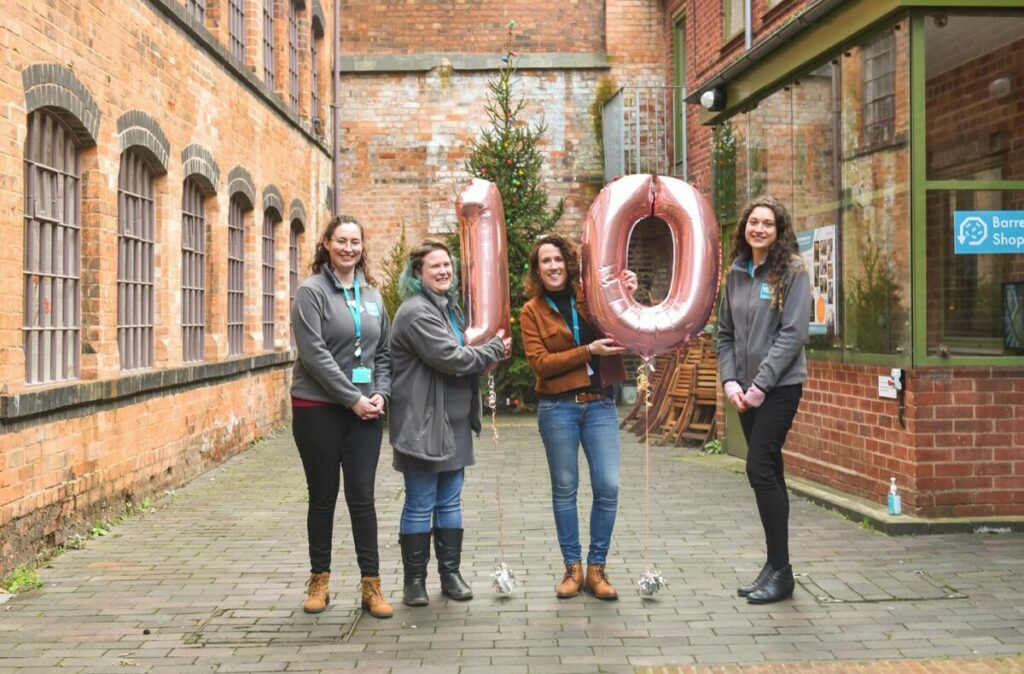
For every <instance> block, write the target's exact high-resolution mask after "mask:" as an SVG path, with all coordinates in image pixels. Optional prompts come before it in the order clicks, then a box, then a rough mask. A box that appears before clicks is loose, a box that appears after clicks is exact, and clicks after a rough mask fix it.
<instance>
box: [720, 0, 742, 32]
mask: <svg viewBox="0 0 1024 674" xmlns="http://www.w3.org/2000/svg"><path fill="white" fill-rule="evenodd" d="M724 2H725V4H724V5H723V7H724V9H725V39H726V40H728V39H729V38H731V37H732V36H734V35H736V34H737V33H739V32H740V31H742V30H743V25H744V22H743V0H724Z"/></svg>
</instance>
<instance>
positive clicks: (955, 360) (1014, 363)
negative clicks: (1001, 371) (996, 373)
mask: <svg viewBox="0 0 1024 674" xmlns="http://www.w3.org/2000/svg"><path fill="white" fill-rule="evenodd" d="M1021 366H1024V356H950V357H949V358H942V357H940V356H923V357H921V358H919V359H917V362H916V363H915V364H914V367H915V368H919V367H1021Z"/></svg>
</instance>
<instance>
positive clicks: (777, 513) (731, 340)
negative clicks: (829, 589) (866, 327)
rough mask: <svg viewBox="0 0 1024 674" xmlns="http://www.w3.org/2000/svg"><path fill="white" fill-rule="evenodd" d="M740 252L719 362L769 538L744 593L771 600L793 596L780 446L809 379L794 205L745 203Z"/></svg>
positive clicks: (737, 240) (736, 250)
mask: <svg viewBox="0 0 1024 674" xmlns="http://www.w3.org/2000/svg"><path fill="white" fill-rule="evenodd" d="M732 258H733V260H732V266H731V267H730V268H729V271H728V273H727V275H726V279H725V292H724V294H723V296H722V302H721V305H720V307H719V309H718V370H719V374H720V376H721V380H722V385H723V387H724V388H725V395H726V397H727V398H728V399H729V402H730V403H731V404H732V405H733V407H735V408H736V410H737V411H738V412H739V416H740V425H741V426H742V427H743V435H744V437H746V439H747V480H748V481H749V482H750V486H751V487H752V488H753V490H754V497H755V499H756V501H757V511H758V514H759V515H760V518H761V527H762V528H763V529H764V538H765V544H766V547H767V560H766V561H765V563H764V566H763V567H762V569H761V573H760V574H758V576H757V578H756V579H755V580H754V582H752V583H750V584H749V585H744V586H742V587H740V588H738V589H737V594H739V596H741V597H746V598H747V602H749V603H751V604H768V603H772V602H776V601H780V600H782V599H786V598H788V597H791V596H792V595H793V586H794V583H793V567H792V566H791V565H790V562H789V494H788V492H787V491H786V480H785V477H784V472H785V471H784V467H783V460H782V445H783V443H784V442H785V441H786V435H787V434H788V433H789V429H790V427H791V426H792V424H793V417H794V416H796V411H797V407H798V406H799V405H800V397H801V395H802V393H803V383H804V381H805V380H806V379H807V359H806V356H805V355H804V344H805V342H806V341H807V329H808V325H809V323H810V307H811V287H810V279H809V278H808V276H807V270H806V268H805V266H804V263H803V260H802V258H801V257H800V254H799V249H798V246H797V242H796V235H795V234H794V232H793V222H792V220H791V218H790V216H789V212H788V211H787V210H786V207H785V206H783V205H782V203H781V202H780V201H778V200H777V199H774V198H772V197H762V198H761V199H757V200H755V201H753V202H751V203H750V204H748V205H747V206H746V208H744V209H743V213H742V215H741V216H740V220H739V226H738V227H737V228H736V234H735V237H734V238H733V248H732Z"/></svg>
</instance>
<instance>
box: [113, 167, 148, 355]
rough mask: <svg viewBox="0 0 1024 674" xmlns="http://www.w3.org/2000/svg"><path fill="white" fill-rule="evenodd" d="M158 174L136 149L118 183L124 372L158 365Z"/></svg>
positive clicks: (120, 344)
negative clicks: (155, 360) (155, 176)
mask: <svg viewBox="0 0 1024 674" xmlns="http://www.w3.org/2000/svg"><path fill="white" fill-rule="evenodd" d="M153 183H154V180H153V173H152V171H150V169H149V166H148V165H147V164H146V161H145V160H144V159H143V157H142V154H141V153H140V152H139V151H138V150H135V149H129V150H127V151H126V152H125V153H124V154H122V155H121V171H120V175H119V176H118V179H117V220H118V245H117V348H118V352H119V353H120V354H121V369H122V370H136V369H139V368H144V367H152V365H153V276H154V275H153V249H154V243H155V233H156V226H155V222H154V221H155V220H156V213H155V208H154V200H153Z"/></svg>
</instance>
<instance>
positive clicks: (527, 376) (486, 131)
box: [450, 21, 565, 402]
mask: <svg viewBox="0 0 1024 674" xmlns="http://www.w3.org/2000/svg"><path fill="white" fill-rule="evenodd" d="M514 28H515V21H510V22H509V25H508V37H507V41H506V45H505V55H504V56H503V57H502V65H501V69H500V70H499V71H498V74H497V76H496V77H494V78H493V79H491V80H489V81H488V83H487V87H488V95H487V103H486V106H485V108H484V109H485V111H486V113H487V119H488V122H489V126H487V127H484V128H482V129H481V130H480V134H479V136H478V137H477V139H476V141H474V142H473V144H472V145H471V146H470V155H469V158H468V159H467V160H466V170H467V171H468V172H469V173H470V174H472V175H473V176H474V177H476V178H482V179H484V180H489V181H490V182H492V183H494V184H495V186H496V187H497V188H498V191H499V192H500V193H501V200H502V206H503V207H504V209H505V233H506V240H507V242H508V270H509V277H510V278H509V291H510V294H511V297H510V299H511V309H512V332H513V335H512V344H513V347H512V356H511V357H510V358H509V359H507V360H505V361H502V363H501V365H500V366H499V367H498V371H497V373H496V379H497V386H498V399H499V402H503V401H504V399H505V398H508V399H510V400H519V401H525V400H530V399H532V398H533V393H532V390H533V384H534V376H533V373H532V371H531V370H530V367H529V364H528V363H527V361H526V358H525V357H524V355H523V352H522V339H521V338H520V334H519V310H520V309H522V306H523V304H524V303H525V301H526V300H527V299H528V298H526V297H524V296H523V280H524V278H525V276H526V272H527V268H528V264H529V255H530V248H532V247H533V243H534V241H536V239H537V237H538V236H540V235H542V234H544V233H546V232H550V231H552V230H554V227H555V223H556V222H558V219H559V218H561V217H562V213H563V211H564V210H565V202H564V200H561V199H560V200H559V201H558V203H557V204H555V206H554V207H553V208H549V207H548V194H547V192H546V191H545V190H544V188H543V186H542V185H541V167H542V164H543V161H544V158H543V155H542V154H541V153H540V151H539V150H538V149H537V146H538V144H539V143H540V140H541V138H542V137H543V136H544V133H545V132H546V131H547V125H546V124H545V123H544V121H543V120H542V121H540V122H537V123H535V124H534V125H533V126H530V125H529V124H528V123H527V122H526V120H524V119H523V118H522V113H523V112H524V110H525V109H526V99H525V97H524V96H523V95H522V94H517V93H516V92H515V88H516V85H517V84H518V82H519V81H518V80H517V79H516V78H515V74H516V61H517V59H518V54H517V53H516V52H514V51H512V41H513V32H512V31H513V29H514ZM457 239H458V237H457V236H453V237H452V240H451V241H450V243H451V245H452V247H453V250H458V240H457Z"/></svg>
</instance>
